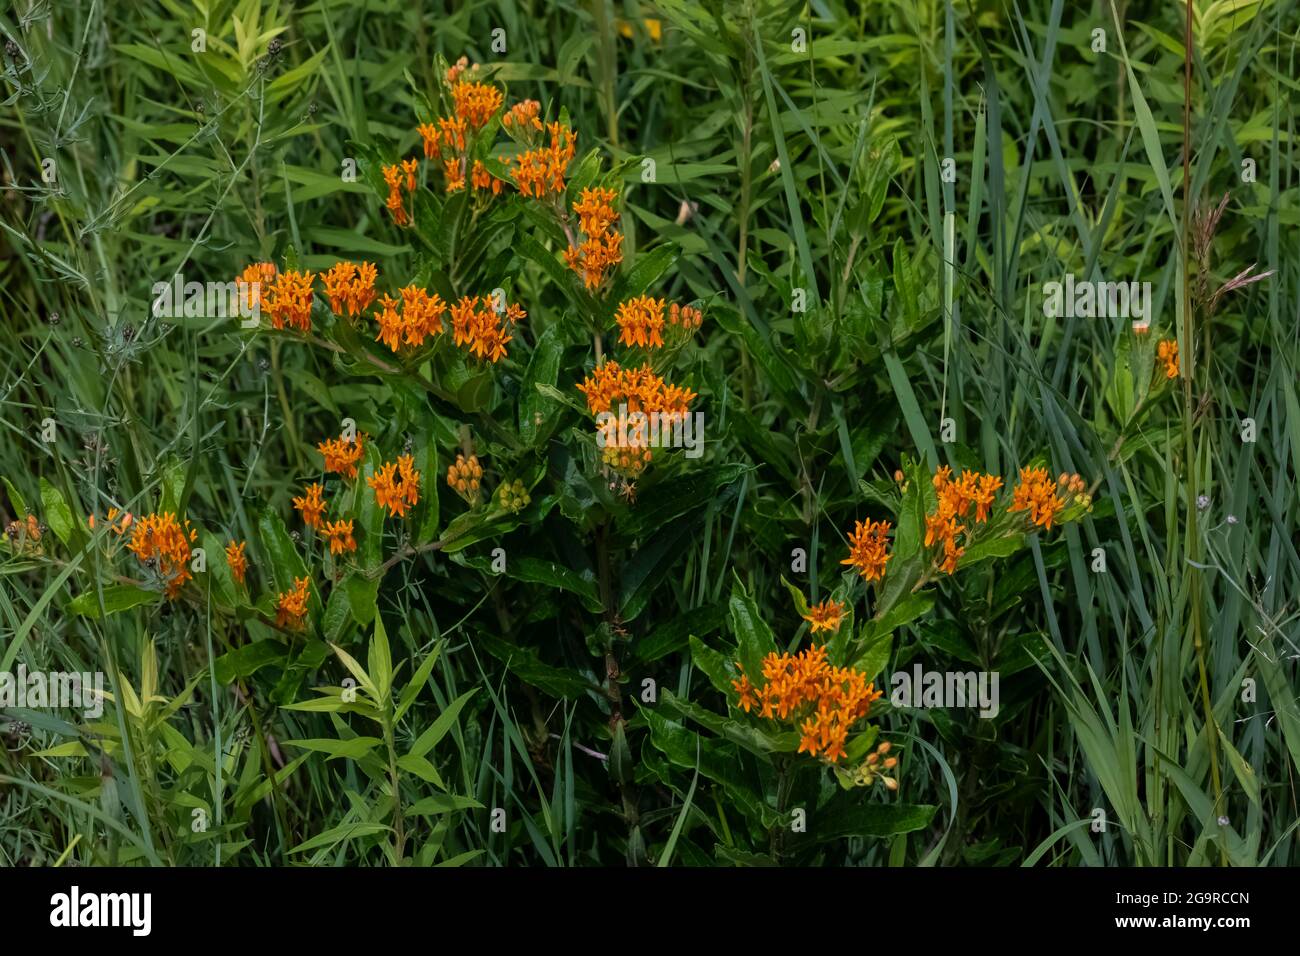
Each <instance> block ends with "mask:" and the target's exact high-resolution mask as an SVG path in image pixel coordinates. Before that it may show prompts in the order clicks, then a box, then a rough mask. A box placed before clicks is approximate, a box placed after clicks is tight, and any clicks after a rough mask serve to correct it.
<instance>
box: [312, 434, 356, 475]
mask: <svg viewBox="0 0 1300 956" xmlns="http://www.w3.org/2000/svg"><path fill="white" fill-rule="evenodd" d="M365 438H366V436H365V435H360V434H358V435H354V436H352V437H351V438H344V437H343V436H342V435H340V436H339V437H338V438H329V439H326V440H325V441H323V442H321V443H320V444H318V445H317V446H316V450H317V451H319V452H320V453H321V455H322V456H324V458H325V471H327V472H333V473H335V474H338V475H342V476H343V477H345V478H355V477H356V476H357V465H358V464H359V463H360V462H361V458H362V456H363V455H364V454H365V447H364V444H365Z"/></svg>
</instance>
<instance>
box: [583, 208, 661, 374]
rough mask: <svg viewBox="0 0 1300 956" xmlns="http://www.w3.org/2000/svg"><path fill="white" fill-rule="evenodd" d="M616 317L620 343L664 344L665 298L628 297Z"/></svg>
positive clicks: (650, 345)
mask: <svg viewBox="0 0 1300 956" xmlns="http://www.w3.org/2000/svg"><path fill="white" fill-rule="evenodd" d="M574 208H575V209H576V208H577V207H576V206H575V207H574ZM614 319H615V321H617V322H618V328H619V336H618V342H619V344H620V345H639V346H641V347H642V348H661V347H662V346H663V344H664V335H663V332H664V300H663V299H655V298H652V297H651V296H648V295H640V296H636V297H635V298H631V299H628V300H627V301H626V302H624V303H622V304H621V305H619V307H618V312H617V313H616V314H615V316H614Z"/></svg>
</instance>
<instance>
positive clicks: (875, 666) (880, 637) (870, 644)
mask: <svg viewBox="0 0 1300 956" xmlns="http://www.w3.org/2000/svg"><path fill="white" fill-rule="evenodd" d="M865 630H866V628H863V631H864V632H865ZM864 638H865V634H864ZM893 647H894V635H893V632H892V631H884V632H882V633H879V634H877V635H876V636H874V637H872V638H870V639H868V640H864V642H863V646H862V652H861V655H860V656H859V657H858V659H857V661H856V662H855V664H854V666H855V667H856V668H857V669H858V670H860V671H862V673H863V674H864V675H865V676H866V679H867V680H875V678H876V675H877V674H879V673H880V672H881V671H883V670H884V669H885V665H886V664H888V663H889V654H890V651H892V650H893Z"/></svg>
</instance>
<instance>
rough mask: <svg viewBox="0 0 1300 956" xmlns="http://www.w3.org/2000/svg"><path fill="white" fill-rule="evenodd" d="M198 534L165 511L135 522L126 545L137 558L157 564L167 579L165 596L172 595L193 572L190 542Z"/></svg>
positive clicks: (188, 525) (179, 589) (175, 593)
mask: <svg viewBox="0 0 1300 956" xmlns="http://www.w3.org/2000/svg"><path fill="white" fill-rule="evenodd" d="M198 537H199V533H198V532H197V531H195V530H194V529H192V528H191V527H190V523H189V522H188V521H186V522H185V524H184V527H182V526H181V523H180V522H179V521H177V520H176V515H174V514H172V513H171V512H170V511H168V512H164V513H163V514H151V515H146V516H145V517H143V518H141V519H140V520H139V521H137V522H135V530H134V531H132V532H131V540H130V541H129V542H127V545H126V546H127V548H129V549H130V550H131V552H132V553H133V554H134V555H135V556H136V557H137V558H139V559H140V560H141V561H145V562H153V563H155V564H156V565H157V568H158V573H159V574H160V575H161V576H162V577H163V578H164V579H166V581H167V586H166V590H165V593H166V595H167V597H168V598H175V597H176V596H177V595H178V594H180V592H181V588H183V587H184V586H185V582H186V581H188V580H190V579H191V578H192V577H193V576H194V575H193V574H191V573H190V545H191V544H192V543H193V542H194V541H196V540H198Z"/></svg>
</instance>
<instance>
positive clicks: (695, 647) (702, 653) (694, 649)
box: [690, 635, 736, 699]
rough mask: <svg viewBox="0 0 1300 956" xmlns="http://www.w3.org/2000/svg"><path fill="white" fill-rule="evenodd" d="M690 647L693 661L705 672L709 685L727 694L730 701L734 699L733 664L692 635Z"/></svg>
mask: <svg viewBox="0 0 1300 956" xmlns="http://www.w3.org/2000/svg"><path fill="white" fill-rule="evenodd" d="M690 647H691V660H692V661H693V662H694V663H695V666H696V667H698V668H699V669H700V670H702V671H704V675H705V676H706V677H708V679H709V683H710V684H712V685H713V686H714V687H715V688H717V689H718V690H720V691H722V693H724V694H726V695H727V697H728V699H730V698H732V697H734V696H735V694H736V691H735V689H734V688H733V687H732V686H731V681H732V676H731V668H730V666H729V665H730V663H731V662H730V661H728V660H727V658H726V655H724V654H722V653H721V652H720V651H715V650H714V649H713V648H711V647H709V646H708V645H707V644H705V643H704V642H703V641H701V640H700V639H699V638H698V637H696V636H695V635H691V638H690Z"/></svg>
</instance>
